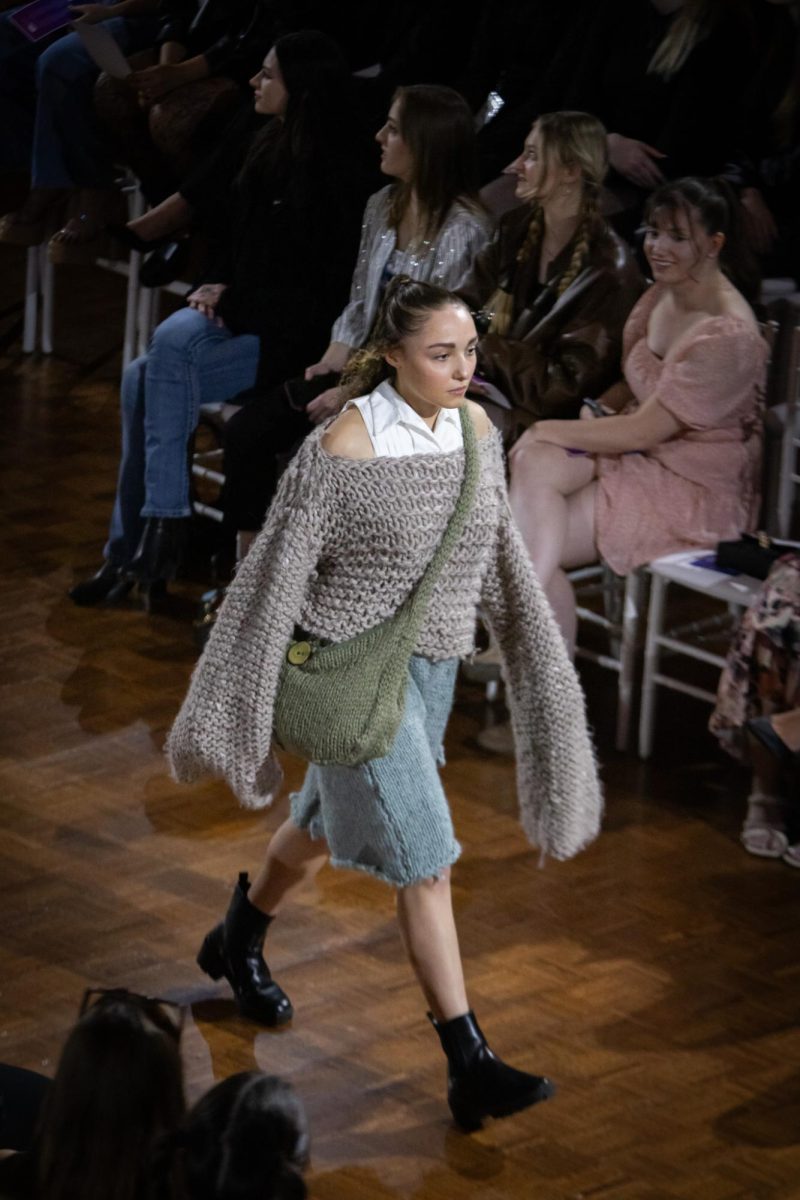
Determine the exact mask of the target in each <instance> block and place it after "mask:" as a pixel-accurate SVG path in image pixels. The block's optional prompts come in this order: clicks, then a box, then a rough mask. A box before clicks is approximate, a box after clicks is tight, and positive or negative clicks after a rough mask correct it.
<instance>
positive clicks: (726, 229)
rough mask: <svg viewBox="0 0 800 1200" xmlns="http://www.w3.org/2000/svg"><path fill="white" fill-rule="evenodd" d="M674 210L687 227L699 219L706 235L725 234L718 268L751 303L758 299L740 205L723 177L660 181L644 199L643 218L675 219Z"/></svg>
mask: <svg viewBox="0 0 800 1200" xmlns="http://www.w3.org/2000/svg"><path fill="white" fill-rule="evenodd" d="M676 213H682V214H683V215H684V216H685V217H686V221H687V224H688V226H689V228H690V229H691V227H692V223H693V220H699V222H700V224H701V225H702V227H703V229H705V231H706V233H707V234H709V235H713V234H715V233H721V234H724V237H725V241H724V242H723V245H722V249H721V250H720V253H719V265H720V268H721V269H722V270H723V271H724V272H725V274H726V275H727V276H728V278H729V279H730V281H731V283H732V284H733V285H734V286H735V287H737V288H738V289H739V291H740V292H741V293H742V295H743V296H744V297H745V299H746V300H748V301H749V302H750V303H751V304H753V303H754V302H755V301H756V300H757V299H758V294H759V289H760V283H761V280H760V276H759V272H758V267H757V265H756V261H755V259H754V257H753V255H752V253H751V251H750V249H749V247H748V244H747V241H746V239H745V237H744V230H743V219H742V206H741V204H740V202H739V198H738V196H737V195H736V193H735V192H734V190H733V188H732V187H731V186H730V184H729V183H728V182H727V181H726V180H724V179H716V178H714V179H706V178H699V177H697V176H687V177H686V178H684V179H674V180H672V181H670V182H669V183H665V184H662V186H661V187H660V188H658V189H657V190H656V191H655V192H653V194H652V195H651V196H650V198H649V199H648V201H647V205H646V207H645V221H646V222H652V221H654V220H655V219H656V217H657V216H658V215H659V214H664V215H666V216H667V217H668V218H670V219H672V220H674V219H675V215H676Z"/></svg>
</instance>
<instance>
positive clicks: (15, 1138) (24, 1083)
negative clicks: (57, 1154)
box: [0, 1063, 50, 1150]
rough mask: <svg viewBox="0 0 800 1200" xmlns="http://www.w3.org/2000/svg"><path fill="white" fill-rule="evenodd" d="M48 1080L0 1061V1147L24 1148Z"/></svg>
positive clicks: (31, 1131)
mask: <svg viewBox="0 0 800 1200" xmlns="http://www.w3.org/2000/svg"><path fill="white" fill-rule="evenodd" d="M49 1087H50V1080H49V1079H48V1078H47V1076H46V1075H40V1074H39V1073H38V1071H27V1070H26V1069H25V1068H24V1067H12V1066H8V1065H7V1064H6V1063H0V1149H2V1150H28V1149H30V1146H31V1143H32V1141H33V1134H34V1130H35V1128H36V1121H37V1118H38V1116H39V1109H40V1108H41V1106H42V1102H43V1100H44V1098H45V1096H46V1095H47V1091H48V1089H49Z"/></svg>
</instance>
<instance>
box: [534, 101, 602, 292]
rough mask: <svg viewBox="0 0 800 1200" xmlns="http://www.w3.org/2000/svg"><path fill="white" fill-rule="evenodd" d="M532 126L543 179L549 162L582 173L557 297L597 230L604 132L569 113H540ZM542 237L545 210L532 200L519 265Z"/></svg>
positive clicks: (579, 114) (593, 122) (587, 118)
mask: <svg viewBox="0 0 800 1200" xmlns="http://www.w3.org/2000/svg"><path fill="white" fill-rule="evenodd" d="M535 127H536V129H537V130H538V132H539V137H540V140H541V145H542V159H543V166H544V171H545V177H546V175H547V173H548V170H549V168H550V165H551V164H552V163H558V165H560V166H562V167H572V166H577V167H579V168H580V172H581V193H582V194H581V209H580V220H579V223H578V229H577V232H576V236H575V246H574V249H573V251H572V257H571V259H570V261H569V266H568V267H567V269H566V271H565V272H564V274H563V275H562V276H561V278H560V279H559V281H558V284H557V289H556V290H557V294H558V295H559V296H560V295H562V293H563V292H565V291H566V290H567V288H568V287H569V285H570V284H571V283H573V282H574V280H575V279H576V278H577V277H578V275H579V274H580V272H581V270H582V268H583V265H584V263H585V262H586V259H587V258H588V256H589V249H590V246H591V241H592V235H593V234H594V232H595V230H596V228H597V223H598V220H599V209H600V189H601V187H602V185H603V180H604V179H605V175H606V171H607V170H608V145H607V140H606V131H605V127H604V126H603V125H602V123H601V122H600V121H598V119H597V117H593V116H591V115H590V114H589V113H584V112H569V111H565V112H554V113H543V114H542V116H540V117H539V119H538V120H537V121H536V126H535ZM543 236H544V210H543V209H542V206H541V204H540V203H538V202H537V201H534V203H533V212H532V214H531V220H530V224H529V225H528V232H527V234H526V235H525V240H524V241H523V243H522V245H521V246H520V248H519V252H518V253H517V262H518V263H523V262H527V260H528V259H529V258H530V257H531V255H532V254H533V252H534V250H535V249H538V247H539V246H540V245H541V242H542V238H543Z"/></svg>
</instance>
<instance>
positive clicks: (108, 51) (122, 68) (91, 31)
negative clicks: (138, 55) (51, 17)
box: [72, 21, 131, 79]
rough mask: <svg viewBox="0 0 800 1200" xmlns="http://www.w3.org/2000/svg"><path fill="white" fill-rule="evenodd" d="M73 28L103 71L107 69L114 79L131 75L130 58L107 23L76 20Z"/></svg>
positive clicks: (107, 72)
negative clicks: (110, 31)
mask: <svg viewBox="0 0 800 1200" xmlns="http://www.w3.org/2000/svg"><path fill="white" fill-rule="evenodd" d="M72 28H73V29H74V30H75V32H76V33H77V35H78V37H79V38H80V39H81V41H82V42H83V45H84V49H85V50H86V52H87V53H88V54H90V55H91V57H92V58H93V59H94V61H95V62H96V63H97V65H98V67H99V68H100V70H101V71H105V72H106V74H107V75H110V76H111V78H112V79H125V78H126V76H128V75H130V73H131V69H130V66H129V65H128V60H127V58H126V57H125V55H124V54H123V53H122V50H121V49H120V47H119V43H118V42H116V41H115V40H114V38H113V36H112V35H111V34H110V33H109V32H108V30H107V29H106V27H105V25H87V24H86V22H85V21H76V22H75V23H74V25H73V26H72Z"/></svg>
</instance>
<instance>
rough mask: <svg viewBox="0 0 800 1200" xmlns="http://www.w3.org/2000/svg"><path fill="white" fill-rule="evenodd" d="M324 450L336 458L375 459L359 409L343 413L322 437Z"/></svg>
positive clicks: (350, 409) (349, 409) (351, 409)
mask: <svg viewBox="0 0 800 1200" xmlns="http://www.w3.org/2000/svg"><path fill="white" fill-rule="evenodd" d="M322 448H323V450H325V451H327V453H328V454H332V455H334V456H335V457H336V458H374V457H375V451H374V450H373V448H372V442H371V440H370V436H369V434H368V433H367V427H366V425H365V424H364V418H363V417H362V416H361V413H360V412H359V411H358V409H357V408H348V409H347V410H346V411H345V412H343V413H341V414H340V415H339V416H338V417H337V418H336V420H335V421H334V422H333V424H332V425H331V427H330V429H328V430H326V432H325V433H324V434H323V436H322Z"/></svg>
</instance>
